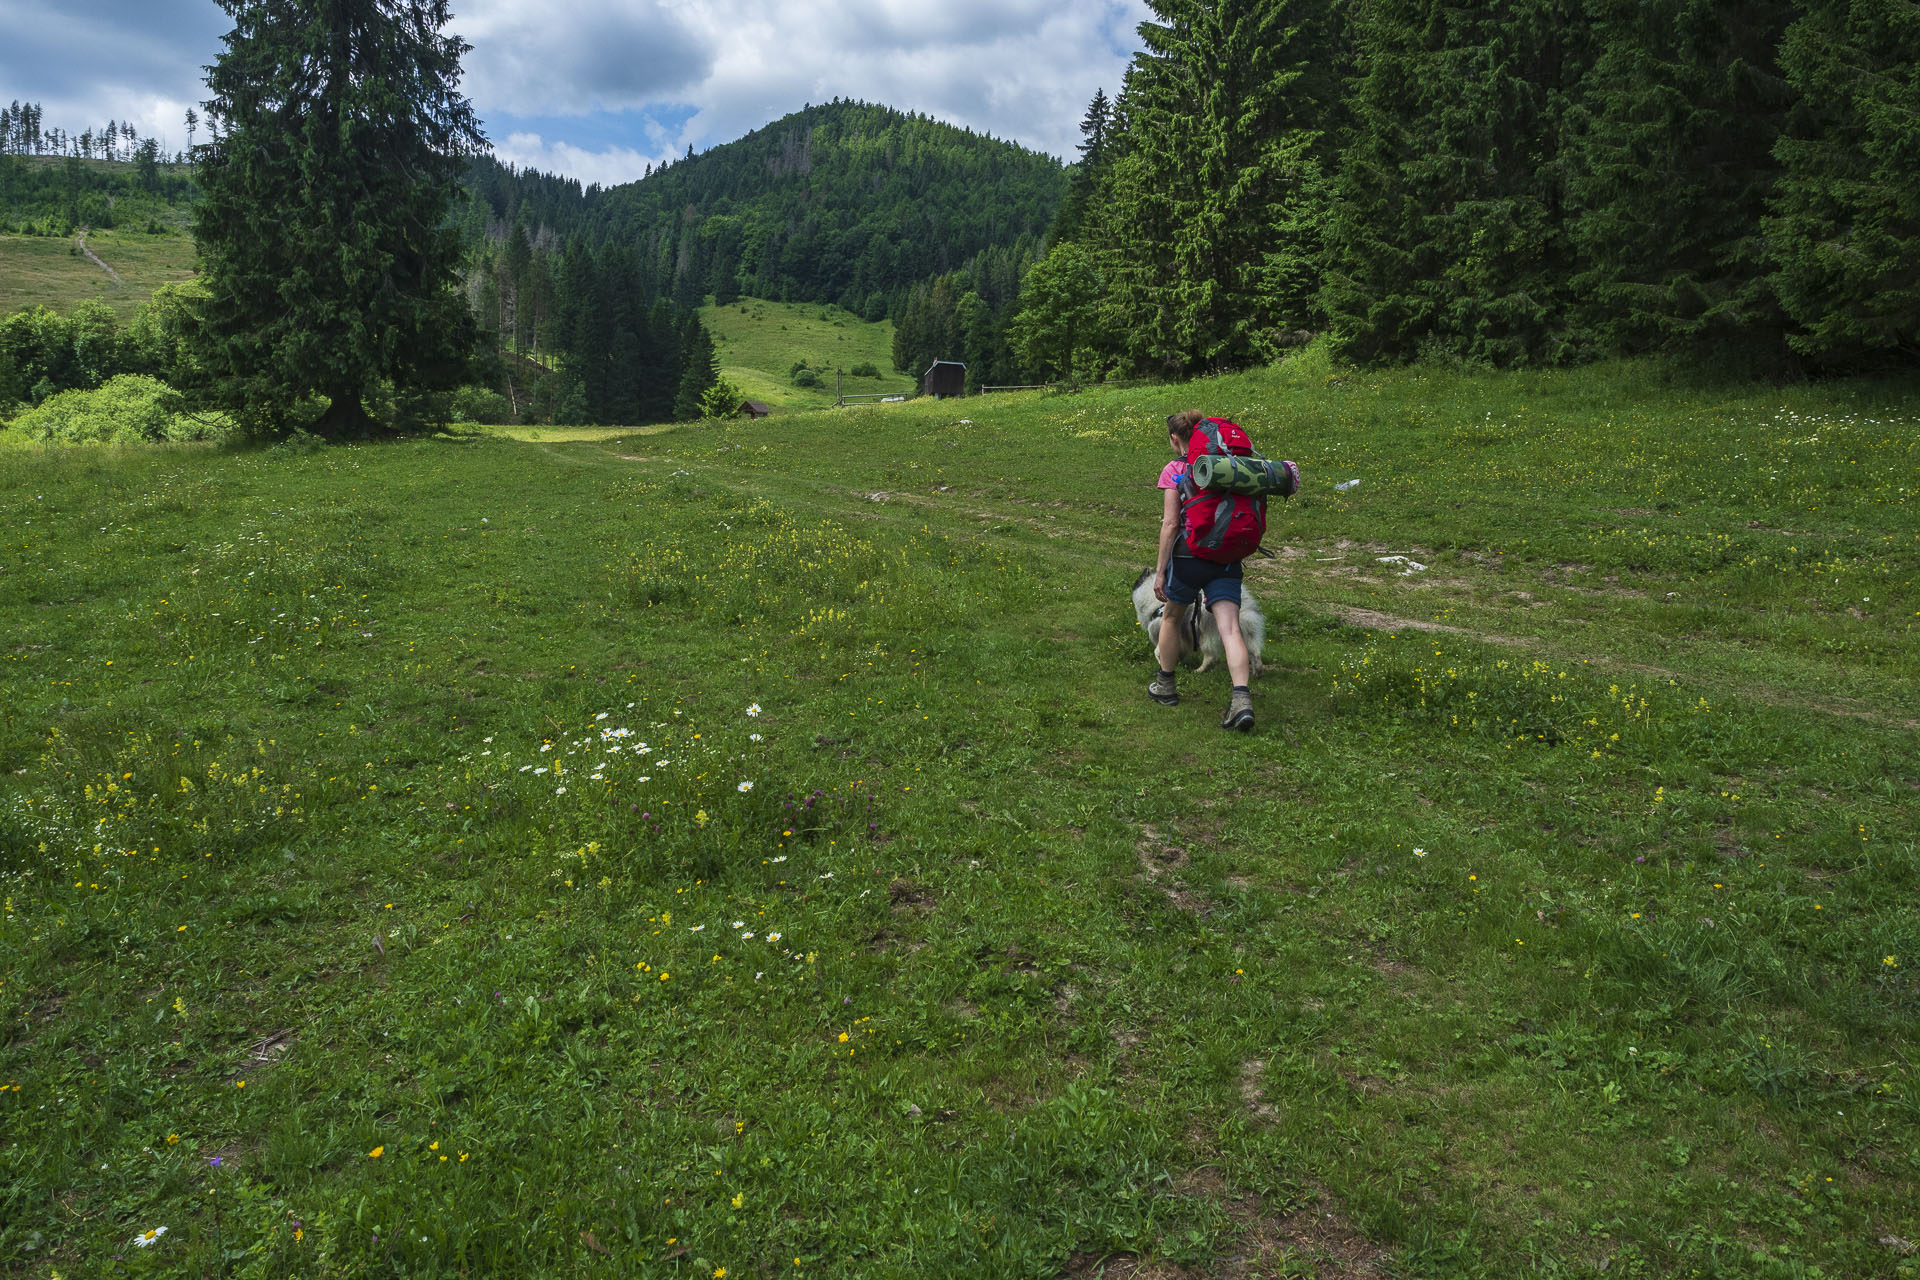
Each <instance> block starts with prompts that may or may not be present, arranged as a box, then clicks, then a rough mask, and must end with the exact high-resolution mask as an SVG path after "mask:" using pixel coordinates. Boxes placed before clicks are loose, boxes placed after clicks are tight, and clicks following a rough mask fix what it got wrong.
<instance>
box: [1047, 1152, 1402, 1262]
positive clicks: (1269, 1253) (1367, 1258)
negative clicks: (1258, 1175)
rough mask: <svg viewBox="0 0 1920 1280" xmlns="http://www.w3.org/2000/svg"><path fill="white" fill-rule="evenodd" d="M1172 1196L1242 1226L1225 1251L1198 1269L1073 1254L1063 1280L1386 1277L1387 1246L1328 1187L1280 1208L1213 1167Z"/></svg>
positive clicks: (1189, 1177)
mask: <svg viewBox="0 0 1920 1280" xmlns="http://www.w3.org/2000/svg"><path fill="white" fill-rule="evenodd" d="M1174 1193H1175V1194H1176V1195H1183V1196H1205V1197H1207V1198H1208V1199H1210V1200H1214V1201H1217V1202H1218V1203H1219V1204H1220V1206H1221V1207H1222V1208H1223V1209H1225V1210H1226V1212H1227V1214H1228V1216H1230V1217H1231V1218H1232V1219H1233V1221H1234V1222H1235V1224H1236V1225H1237V1226H1238V1228H1239V1230H1238V1232H1237V1233H1236V1235H1235V1238H1234V1241H1233V1243H1232V1245H1231V1246H1230V1247H1229V1248H1228V1250H1227V1252H1226V1253H1225V1255H1224V1256H1222V1257H1221V1258H1219V1259H1217V1260H1216V1261H1215V1262H1214V1263H1213V1264H1212V1265H1210V1266H1208V1267H1206V1268H1204V1269H1200V1268H1194V1267H1179V1266H1174V1265H1172V1264H1171V1263H1166V1262H1143V1261H1141V1260H1140V1259H1139V1258H1138V1257H1137V1256H1135V1255H1133V1254H1130V1253H1115V1254H1094V1253H1075V1254H1073V1255H1072V1256H1071V1257H1069V1258H1068V1259H1067V1267H1066V1270H1065V1271H1063V1272H1062V1273H1061V1274H1062V1277H1063V1280H1066V1278H1069V1277H1071V1278H1073V1280H1078V1278H1079V1277H1083V1276H1085V1277H1093V1276H1104V1277H1110V1278H1111V1280H1257V1278H1259V1277H1266V1276H1276V1275H1301V1274H1304V1273H1303V1272H1302V1271H1301V1269H1300V1268H1301V1265H1302V1264H1305V1265H1307V1266H1310V1267H1311V1268H1312V1274H1313V1276H1314V1278H1315V1280H1370V1278H1372V1277H1379V1276H1384V1275H1385V1274H1386V1270H1385V1262H1386V1257H1387V1251H1386V1250H1385V1249H1383V1248H1381V1247H1380V1246H1379V1245H1376V1244H1374V1243H1373V1242H1372V1241H1370V1240H1368V1239H1367V1238H1366V1237H1365V1236H1363V1235H1361V1234H1360V1233H1359V1231H1357V1230H1356V1229H1355V1228H1354V1226H1353V1223H1352V1222H1351V1221H1350V1220H1349V1219H1348V1218H1347V1216H1346V1214H1345V1213H1343V1212H1341V1210H1340V1208H1339V1206H1338V1205H1337V1204H1335V1203H1334V1202H1333V1198H1332V1197H1331V1196H1329V1195H1328V1194H1327V1193H1326V1191H1325V1190H1323V1189H1320V1188H1316V1189H1315V1191H1314V1194H1313V1196H1312V1197H1311V1198H1310V1199H1309V1200H1308V1201H1307V1203H1305V1204H1302V1205H1299V1206H1297V1207H1295V1208H1292V1209H1289V1210H1287V1211H1285V1212H1274V1211H1272V1210H1270V1209H1269V1208H1268V1207H1267V1206H1266V1205H1265V1204H1263V1203H1262V1201H1261V1199H1260V1197H1259V1196H1256V1195H1251V1194H1248V1195H1238V1194H1235V1193H1234V1192H1233V1191H1232V1190H1231V1189H1230V1188H1229V1187H1228V1186H1227V1185H1226V1183H1225V1181H1224V1180H1223V1179H1222V1178H1221V1177H1220V1175H1219V1173H1218V1172H1217V1171H1215V1170H1213V1169H1198V1170H1194V1171H1193V1172H1191V1173H1188V1174H1186V1175H1184V1176H1183V1177H1182V1178H1180V1180H1179V1181H1178V1182H1176V1183H1175V1184H1174Z"/></svg>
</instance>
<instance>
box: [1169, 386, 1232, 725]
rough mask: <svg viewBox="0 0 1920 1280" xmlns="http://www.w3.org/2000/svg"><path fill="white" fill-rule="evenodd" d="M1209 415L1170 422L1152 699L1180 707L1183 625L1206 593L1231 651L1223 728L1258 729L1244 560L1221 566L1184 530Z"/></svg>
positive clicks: (1192, 412) (1191, 413)
mask: <svg viewBox="0 0 1920 1280" xmlns="http://www.w3.org/2000/svg"><path fill="white" fill-rule="evenodd" d="M1205 417H1206V415H1205V414H1203V413H1201V412H1200V411H1199V410H1198V409H1187V410H1185V411H1183V412H1181V413H1176V414H1174V415H1173V416H1172V417H1170V418H1168V419H1167V444H1168V445H1169V446H1171V447H1172V449H1173V461H1172V462H1169V463H1168V464H1167V465H1166V466H1165V467H1164V468H1163V469H1162V470H1161V472H1160V488H1161V490H1162V491H1163V493H1164V496H1163V497H1162V499H1161V504H1162V505H1161V509H1160V555H1159V559H1158V561H1157V562H1156V563H1155V565H1154V571H1153V594H1154V595H1155V596H1156V597H1157V598H1158V599H1160V600H1161V601H1163V602H1165V604H1166V606H1167V612H1166V614H1165V615H1164V616H1163V617H1162V618H1161V621H1160V641H1159V644H1158V645H1157V646H1156V649H1157V652H1158V657H1159V659H1160V672H1159V674H1158V675H1156V676H1155V677H1154V680H1153V683H1152V684H1150V685H1148V686H1147V696H1148V697H1150V698H1152V699H1153V700H1154V701H1155V702H1158V703H1159V704H1161V705H1162V706H1167V707H1172V706H1177V705H1179V702H1180V692H1179V690H1178V689H1176V688H1175V687H1174V683H1173V667H1174V664H1175V663H1176V662H1178V661H1179V660H1180V632H1181V625H1182V623H1183V622H1184V621H1185V619H1186V613H1187V610H1188V609H1193V608H1197V607H1199V598H1200V596H1201V595H1202V593H1204V594H1205V596H1206V607H1207V608H1209V609H1211V610H1212V611H1213V620H1214V623H1215V625H1216V626H1218V627H1219V629H1220V646H1221V648H1222V649H1224V650H1225V651H1226V658H1227V674H1228V675H1229V676H1230V677H1231V678H1232V680H1233V694H1232V697H1231V698H1230V699H1229V700H1228V703H1227V710H1226V714H1225V715H1223V716H1222V717H1221V718H1220V727H1221V728H1222V729H1239V730H1241V731H1242V732H1245V731H1246V730H1249V729H1252V728H1253V695H1252V693H1251V691H1250V690H1249V689H1248V687H1247V685H1248V682H1249V681H1250V680H1251V679H1252V678H1253V661H1252V659H1251V657H1250V656H1249V655H1248V653H1247V642H1246V640H1245V639H1244V638H1243V637H1242V636H1241V634H1240V576H1241V574H1240V562H1239V561H1237V560H1236V561H1235V562H1234V563H1232V564H1215V563H1214V562H1213V561H1211V560H1202V559H1200V558H1199V557H1198V556H1196V555H1194V554H1193V553H1192V552H1190V551H1189V550H1187V540H1186V538H1185V536H1184V535H1183V534H1182V531H1181V527H1180V523H1181V522H1180V483H1181V481H1182V480H1184V479H1186V473H1187V461H1186V459H1187V446H1188V444H1189V443H1190V442H1191V441H1192V439H1193V431H1194V428H1195V427H1197V426H1198V425H1199V424H1200V423H1201V421H1202V420H1204V419H1205Z"/></svg>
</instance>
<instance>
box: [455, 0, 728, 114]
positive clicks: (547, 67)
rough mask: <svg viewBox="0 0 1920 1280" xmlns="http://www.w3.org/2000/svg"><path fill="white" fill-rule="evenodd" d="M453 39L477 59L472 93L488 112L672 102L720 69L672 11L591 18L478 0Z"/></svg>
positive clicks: (601, 9) (517, 2)
mask: <svg viewBox="0 0 1920 1280" xmlns="http://www.w3.org/2000/svg"><path fill="white" fill-rule="evenodd" d="M453 27H454V30H455V31H457V32H459V33H460V35H461V36H463V37H464V38H465V39H466V40H467V42H468V43H469V44H471V45H472V46H473V51H472V52H471V53H469V54H468V55H467V57H466V61H465V63H464V64H463V65H464V67H465V70H466V82H465V88H466V90H467V93H468V95H469V96H471V97H472V98H473V99H474V102H475V105H477V106H478V107H480V109H481V110H482V111H483V112H485V111H488V110H493V111H504V112H509V113H511V114H514V115H522V116H527V115H542V116H556V115H584V114H586V113H588V112H593V111H624V110H629V109H632V108H636V107H644V106H647V105H648V104H650V103H656V102H661V101H666V100H671V98H672V97H673V95H675V94H676V93H678V92H680V91H682V90H684V89H686V88H687V87H688V86H690V85H693V84H697V83H699V82H700V81H701V80H702V79H703V78H704V77H705V76H706V75H707V74H708V72H709V70H710V69H711V67H712V63H713V58H712V53H711V50H710V49H709V48H708V46H707V44H706V42H705V41H703V40H701V39H700V38H699V37H698V36H696V35H695V33H693V32H692V31H690V30H688V28H687V27H686V25H685V24H684V23H682V22H681V20H680V18H679V17H678V16H677V15H676V14H675V13H674V12H673V11H672V10H671V9H669V8H667V7H666V6H664V5H660V4H653V3H631V4H619V3H613V4H603V5H600V6H598V7H597V8H596V9H595V10H594V11H592V12H591V13H587V12H584V11H582V10H581V9H580V8H578V7H575V6H572V5H567V6H562V5H554V4H537V3H526V2H524V0H476V3H473V4H471V5H469V6H466V7H465V8H464V11H463V12H462V13H461V14H460V15H459V16H458V17H456V19H455V21H454V24H453Z"/></svg>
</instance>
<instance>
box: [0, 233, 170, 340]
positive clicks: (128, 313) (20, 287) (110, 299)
mask: <svg viewBox="0 0 1920 1280" xmlns="http://www.w3.org/2000/svg"><path fill="white" fill-rule="evenodd" d="M86 245H87V248H89V249H92V250H93V251H94V253H96V254H98V255H99V257H100V261H102V262H104V263H106V264H107V265H108V266H110V267H112V268H113V269H114V271H115V272H117V273H118V274H119V276H120V279H119V280H118V281H115V280H114V279H113V277H112V276H109V275H108V274H107V273H106V272H104V271H102V270H101V269H100V268H99V267H98V266H96V265H95V264H94V263H93V262H91V261H89V260H88V258H87V256H86V255H85V254H83V253H81V252H80V250H79V248H78V247H77V245H76V238H75V237H72V236H67V237H59V236H9V235H0V315H7V314H10V313H12V312H14V311H19V310H22V309H24V308H27V307H50V308H52V309H53V310H55V311H59V312H67V311H71V310H72V309H73V308H74V307H75V306H77V305H79V304H80V303H82V302H86V301H88V300H98V301H100V302H104V303H106V304H107V305H108V306H109V307H112V308H113V310H114V313H115V314H116V315H118V316H119V317H120V319H122V320H129V319H131V318H132V317H133V313H134V312H135V311H136V310H138V309H139V308H140V307H142V306H144V305H145V304H146V303H147V301H148V300H149V299H151V298H152V297H153V291H154V290H155V289H157V288H159V287H160V286H161V285H163V284H175V283H178V282H180V281H183V280H191V279H192V278H193V273H194V265H193V254H194V249H193V239H192V238H191V237H190V236H187V235H183V234H181V233H180V232H178V231H177V230H175V231H173V232H171V233H169V234H163V235H157V236H156V235H148V234H147V233H146V232H145V231H142V230H140V229H138V228H115V229H113V230H110V231H89V232H88V233H87V236H86Z"/></svg>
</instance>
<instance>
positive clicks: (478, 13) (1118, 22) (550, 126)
mask: <svg viewBox="0 0 1920 1280" xmlns="http://www.w3.org/2000/svg"><path fill="white" fill-rule="evenodd" d="M1148 16H1149V13H1148V10H1147V7H1146V3H1145V0H957V2H955V3H949V4H946V5H944V6H928V5H926V4H924V3H923V2H922V0H584V2H582V0H456V4H455V17H454V23H453V29H454V30H455V31H456V32H458V33H459V34H460V35H462V36H464V37H465V38H466V39H467V40H468V41H470V42H471V43H472V44H473V45H474V50H473V52H472V53H470V54H468V55H467V58H466V63H465V67H466V77H465V79H464V81H463V85H462V87H463V89H464V90H465V91H466V93H467V94H468V95H469V96H471V97H472V98H473V100H474V103H475V105H476V106H477V107H478V108H479V109H480V112H481V115H482V117H483V118H486V117H489V116H491V117H496V118H502V119H503V123H504V124H505V127H506V130H507V131H508V132H509V133H510V136H509V138H508V140H507V142H506V143H504V144H497V145H498V147H499V150H500V153H501V156H502V158H503V159H509V160H512V161H513V162H514V163H531V164H534V165H536V166H538V167H542V168H547V167H553V168H560V169H562V171H567V172H573V173H576V174H577V175H578V176H580V177H581V178H583V179H586V180H589V181H592V180H596V179H598V180H601V181H620V180H624V179H627V178H631V177H635V176H638V174H639V173H640V172H641V171H642V170H643V169H644V168H645V166H646V164H647V163H648V162H650V161H652V162H657V161H659V160H661V159H664V158H666V157H668V156H675V155H683V154H685V152H686V149H687V146H688V145H689V144H692V145H694V146H696V147H698V148H700V149H702V150H704V149H706V148H708V147H711V146H714V145H716V144H718V143H722V142H727V141H730V140H732V139H734V138H737V137H739V136H740V135H741V134H743V133H747V132H749V131H751V130H753V129H756V128H759V127H760V126H761V125H764V124H767V123H768V122H770V121H772V120H775V119H778V118H779V117H780V116H783V115H785V114H787V113H788V112H790V111H796V110H798V109H799V108H800V106H801V105H802V104H803V103H806V102H814V103H819V102H825V101H828V100H829V99H832V98H835V97H841V98H858V99H862V100H864V101H867V102H875V103H880V104H883V105H886V106H890V107H897V108H900V109H902V110H907V111H921V112H925V113H927V114H928V115H931V116H934V117H936V118H938V119H942V120H946V121H949V122H951V123H954V124H958V125H964V126H968V127H971V128H973V129H974V130H976V131H978V132H983V133H991V134H993V135H994V136H996V137H1000V138H1007V139H1011V140H1013V141H1016V142H1019V143H1022V144H1024V145H1026V146H1029V147H1034V148H1036V149H1039V150H1043V151H1049V152H1052V153H1053V154H1055V155H1058V156H1061V157H1063V158H1071V157H1072V155H1073V147H1074V144H1075V143H1077V142H1078V141H1079V121H1080V115H1081V113H1082V111H1084V109H1085V107H1086V104H1087V101H1088V99H1090V98H1091V97H1092V96H1093V91H1094V89H1095V88H1097V87H1104V88H1105V89H1106V90H1107V91H1108V92H1109V93H1112V92H1113V91H1114V90H1116V89H1117V88H1118V87H1119V84H1120V77H1121V73H1122V71H1123V70H1124V68H1125V66H1126V61H1127V57H1128V56H1129V54H1130V52H1131V51H1132V50H1133V49H1134V48H1136V47H1137V45H1138V39H1137V37H1136V35H1135V33H1134V27H1135V26H1136V25H1137V24H1138V23H1139V22H1140V21H1142V20H1143V19H1145V18H1147V17H1148ZM227 25H228V23H227V20H226V19H225V17H224V15H222V14H221V13H220V11H219V10H218V8H216V7H215V6H214V5H212V4H210V3H208V0H0V31H4V32H5V33H6V35H5V36H3V37H0V82H3V83H5V85H6V86H7V96H8V97H9V98H12V97H14V96H18V97H20V98H22V99H23V100H27V101H39V102H42V103H43V104H44V106H45V108H46V121H47V123H48V124H49V125H58V126H60V127H62V128H68V129H72V130H75V131H78V130H79V129H82V128H85V127H87V126H89V125H95V126H97V125H99V124H103V123H104V122H105V121H106V119H107V118H108V117H109V116H111V117H113V118H115V119H130V120H132V121H133V122H134V123H135V124H136V125H137V126H138V127H139V128H140V130H141V132H142V133H152V134H156V135H158V136H160V137H162V138H163V139H164V140H165V143H166V145H167V146H168V147H169V149H172V148H176V147H179V146H181V145H183V144H184V143H185V140H186V139H185V136H184V134H185V129H184V127H183V126H182V124H181V117H182V116H183V115H184V114H185V111H186V108H187V107H188V106H189V105H191V104H195V103H197V102H198V101H199V100H200V99H202V98H204V97H205V89H204V86H203V85H202V84H201V82H200V80H201V67H202V66H203V65H204V64H206V63H210V62H212V61H213V60H214V59H215V58H216V57H217V56H218V55H219V53H220V44H219V33H220V32H221V31H224V30H225V29H226V27H227ZM655 114H658V115H662V116H665V117H666V118H669V119H671V120H673V121H675V122H676V123H675V125H674V126H673V128H672V129H671V130H667V131H662V130H660V129H659V128H658V126H652V127H651V128H650V127H649V125H648V123H647V121H648V119H649V118H650V116H652V115H655ZM505 117H514V119H511V120H506V119H504V118H505ZM569 117H582V118H583V120H582V125H581V127H580V128H579V129H578V130H573V129H570V128H568V127H567V126H566V120H567V118H569ZM682 120H684V121H685V123H684V124H679V123H678V122H679V121H682ZM629 121H631V122H632V125H631V134H630V135H623V134H622V132H621V130H622V129H624V128H626V127H627V125H628V122H629ZM516 131H521V132H516ZM203 136H204V135H203ZM567 166H574V167H572V168H570V169H569V168H567Z"/></svg>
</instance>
